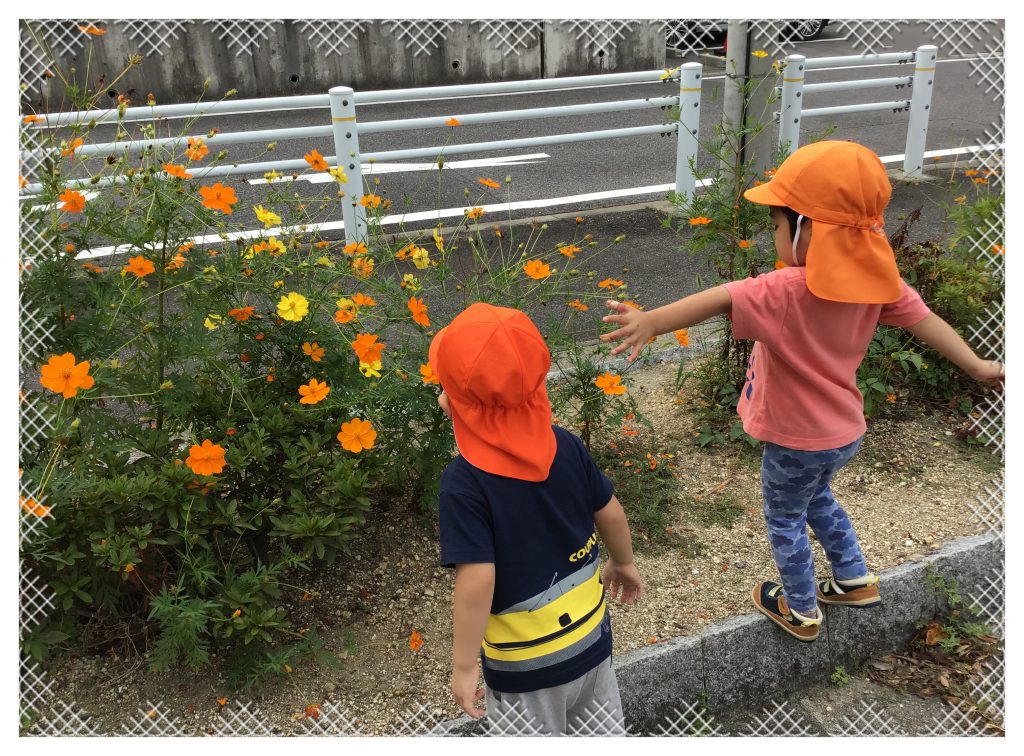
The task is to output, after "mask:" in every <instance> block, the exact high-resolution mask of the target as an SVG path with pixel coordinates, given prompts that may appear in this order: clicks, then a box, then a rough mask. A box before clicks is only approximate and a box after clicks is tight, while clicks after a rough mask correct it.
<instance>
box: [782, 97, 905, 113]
mask: <svg viewBox="0 0 1024 756" xmlns="http://www.w3.org/2000/svg"><path fill="white" fill-rule="evenodd" d="M909 107H910V100H895V101H893V102H869V103H864V104H861V105H836V106H835V107H831V108H804V109H803V110H802V111H801V112H800V115H801V116H803V117H808V116H827V115H839V114H840V113H869V112H871V111H873V110H903V109H904V108H909Z"/></svg>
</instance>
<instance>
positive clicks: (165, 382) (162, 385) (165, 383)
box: [160, 381, 174, 391]
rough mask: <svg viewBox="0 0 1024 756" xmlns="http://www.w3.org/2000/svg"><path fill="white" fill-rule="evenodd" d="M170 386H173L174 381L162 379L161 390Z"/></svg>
mask: <svg viewBox="0 0 1024 756" xmlns="http://www.w3.org/2000/svg"><path fill="white" fill-rule="evenodd" d="M172 388H174V381H164V382H163V383H161V384H160V390H161V391H166V390H167V389H172Z"/></svg>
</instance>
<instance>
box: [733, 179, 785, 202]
mask: <svg viewBox="0 0 1024 756" xmlns="http://www.w3.org/2000/svg"><path fill="white" fill-rule="evenodd" d="M743 198H744V199H746V200H748V201H750V202H753V203H754V204H755V205H776V206H778V207H786V201H785V200H783V199H782V198H781V197H779V195H777V194H776V193H775V192H774V191H772V182H771V181H768V182H767V183H764V184H761V185H760V186H752V187H750V188H749V189H747V190H746V191H745V192H743Z"/></svg>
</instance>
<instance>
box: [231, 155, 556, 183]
mask: <svg viewBox="0 0 1024 756" xmlns="http://www.w3.org/2000/svg"><path fill="white" fill-rule="evenodd" d="M549 157H551V156H550V155H548V154H547V153H546V152H533V153H530V154H529V155H504V156H502V157H492V158H475V159H473V160H449V161H445V164H444V168H445V170H448V169H453V170H454V169H462V168H500V167H502V166H505V165H531V164H533V163H539V162H540V161H541V160H544V159H545V158H549ZM361 167H362V169H363V175H364V176H369V175H376V174H381V173H414V172H417V171H434V170H437V161H436V160H432V161H430V162H429V163H363V164H362V166H361ZM293 178H295V177H293V176H282V177H281V178H280V179H276V180H275V182H274V183H276V182H278V181H291V180H293ZM297 178H298V179H299V180H302V181H308V182H309V183H311V184H326V183H328V182H331V181H334V177H333V176H331V175H330V174H329V173H311V174H305V175H302V176H298V177H297ZM248 183H250V184H253V185H255V184H269V183H271V182H270V181H267V179H265V178H256V179H249V182H248Z"/></svg>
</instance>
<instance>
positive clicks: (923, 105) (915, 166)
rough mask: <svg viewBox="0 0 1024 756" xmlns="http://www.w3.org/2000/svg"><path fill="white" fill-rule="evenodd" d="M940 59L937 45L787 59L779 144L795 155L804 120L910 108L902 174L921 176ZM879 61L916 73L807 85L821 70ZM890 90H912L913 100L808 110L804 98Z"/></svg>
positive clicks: (799, 56)
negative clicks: (811, 73) (814, 72)
mask: <svg viewBox="0 0 1024 756" xmlns="http://www.w3.org/2000/svg"><path fill="white" fill-rule="evenodd" d="M938 56H939V48H938V47H936V46H935V45H921V46H920V47H918V48H917V50H916V51H914V52H896V53H883V54H881V55H849V56H841V57H834V58H806V57H804V56H803V55H787V56H786V63H785V67H784V68H783V72H782V87H781V95H782V100H781V102H782V105H781V108H782V109H781V110H780V111H777V112H776V113H775V116H776V118H777V119H778V121H779V146H780V147H781V146H783V145H787V149H788V150H789V152H790V153H792V152H793V151H794V150H795V149H796V148H797V147H798V146H799V144H800V121H801V119H802V118H807V117H812V116H829V115H839V114H842V113H866V112H870V111H876V110H892V111H893V112H894V113H898V112H901V111H904V110H908V109H909V110H910V123H909V124H908V126H907V146H906V149H905V150H904V158H903V174H904V175H905V176H907V177H908V178H914V177H920V176H921V175H922V173H923V170H924V143H925V138H926V137H927V135H928V115H929V113H930V111H931V103H932V90H933V89H934V88H935V62H936V60H937V59H938ZM878 63H883V64H884V63H891V64H893V65H909V64H911V63H913V64H914V73H913V75H911V76H890V77H887V78H884V79H861V80H859V81H858V80H850V81H830V82H823V83H821V84H804V74H805V73H806V72H807V71H811V70H814V69H816V68H825V67H826V66H837V65H844V66H845V65H868V64H878ZM888 86H894V87H896V89H897V90H899V89H903V88H904V87H910V88H911V95H910V99H909V100H907V99H904V100H895V101H892V102H872V103H865V104H860V105H839V106H835V107H829V108H805V107H804V102H803V100H804V95H807V94H811V93H814V92H839V91H844V90H849V89H871V88H874V87H888Z"/></svg>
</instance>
